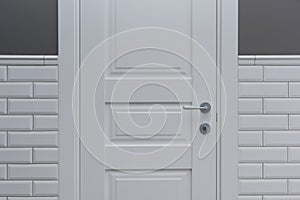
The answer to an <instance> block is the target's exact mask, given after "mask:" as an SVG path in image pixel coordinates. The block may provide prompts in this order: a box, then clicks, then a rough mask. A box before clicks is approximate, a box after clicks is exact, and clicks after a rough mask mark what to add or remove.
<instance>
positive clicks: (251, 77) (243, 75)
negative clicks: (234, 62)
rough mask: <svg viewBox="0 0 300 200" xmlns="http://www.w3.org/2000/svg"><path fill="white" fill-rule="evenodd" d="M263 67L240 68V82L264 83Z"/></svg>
mask: <svg viewBox="0 0 300 200" xmlns="http://www.w3.org/2000/svg"><path fill="white" fill-rule="evenodd" d="M262 80H263V67H262V66H253V65H252V66H240V67H239V81H262Z"/></svg>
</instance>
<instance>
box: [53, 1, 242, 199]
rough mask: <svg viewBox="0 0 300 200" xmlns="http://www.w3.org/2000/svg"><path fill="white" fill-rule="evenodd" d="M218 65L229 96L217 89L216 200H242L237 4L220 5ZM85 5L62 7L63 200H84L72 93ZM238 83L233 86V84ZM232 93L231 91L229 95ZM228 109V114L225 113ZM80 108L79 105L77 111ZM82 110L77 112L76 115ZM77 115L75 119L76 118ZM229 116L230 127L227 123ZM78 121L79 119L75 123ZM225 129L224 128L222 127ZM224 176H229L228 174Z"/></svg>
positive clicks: (64, 3) (65, 3) (65, 4)
mask: <svg viewBox="0 0 300 200" xmlns="http://www.w3.org/2000/svg"><path fill="white" fill-rule="evenodd" d="M217 4H218V8H217V10H218V12H217V13H218V16H217V18H218V19H217V21H218V23H217V24H218V27H217V29H218V38H217V45H218V48H217V49H218V52H217V64H218V66H219V68H220V69H219V71H220V74H221V76H222V80H223V83H224V85H225V88H227V90H230V95H227V96H226V102H225V101H224V98H223V97H225V95H226V94H225V93H224V91H222V90H221V89H220V88H221V87H220V84H221V77H218V83H217V85H218V86H219V87H218V88H217V104H218V105H217V107H218V109H217V110H218V111H217V112H218V123H217V128H218V130H220V129H221V128H222V134H221V137H220V139H219V140H218V143H217V163H218V164H217V191H216V193H217V200H228V199H236V198H237V188H238V179H237V178H238V177H237V173H238V169H237V165H238V156H237V155H238V147H237V144H238V140H237V137H238V134H237V133H238V112H237V110H238V64H237V63H238V51H237V49H238V45H237V44H238V28H237V27H238V2H237V1H236V0H227V1H226V3H225V2H224V1H222V0H217ZM80 5H81V0H68V1H59V5H58V10H59V11H58V19H59V23H58V26H59V131H60V162H59V166H60V178H59V181H60V199H61V200H80V188H79V187H80V184H79V173H80V172H79V161H80V157H79V156H80V151H79V138H78V137H77V133H76V127H75V123H74V120H73V113H72V92H73V84H74V81H75V76H76V74H77V72H78V69H79V65H80V64H79V53H80V50H79V49H80V45H79V41H80V32H79V30H80V25H79V23H78V22H79V21H80V13H79V8H80ZM233 80H234V81H233ZM228 88H229V89H228ZM225 106H226V113H225V112H223V111H222V110H223V108H225ZM75 108H78V105H77V104H76V105H75ZM77 111H78V110H77V109H76V110H75V112H77ZM77 114H78V113H75V116H77ZM225 115H226V121H225V123H224V122H223V121H222V119H223V118H224V117H225ZM75 120H77V119H75ZM223 123H224V126H223V127H221V125H222V124H223ZM223 172H224V173H223Z"/></svg>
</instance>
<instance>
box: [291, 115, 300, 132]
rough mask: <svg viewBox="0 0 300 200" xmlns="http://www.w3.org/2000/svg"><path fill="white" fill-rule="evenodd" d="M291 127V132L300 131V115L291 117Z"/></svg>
mask: <svg viewBox="0 0 300 200" xmlns="http://www.w3.org/2000/svg"><path fill="white" fill-rule="evenodd" d="M289 126H290V129H291V130H300V115H290V116H289Z"/></svg>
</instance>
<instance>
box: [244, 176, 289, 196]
mask: <svg viewBox="0 0 300 200" xmlns="http://www.w3.org/2000/svg"><path fill="white" fill-rule="evenodd" d="M239 194H241V195H257V194H287V180H276V179H273V180H266V179H257V180H250V179H248V180H240V181H239Z"/></svg>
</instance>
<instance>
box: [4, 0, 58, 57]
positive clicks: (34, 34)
mask: <svg viewBox="0 0 300 200" xmlns="http://www.w3.org/2000/svg"><path fill="white" fill-rule="evenodd" d="M0 27H1V28H0V54H2V55H9V54H26V55H37V54H40V55H44V54H54V55H56V54H57V0H1V1H0Z"/></svg>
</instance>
